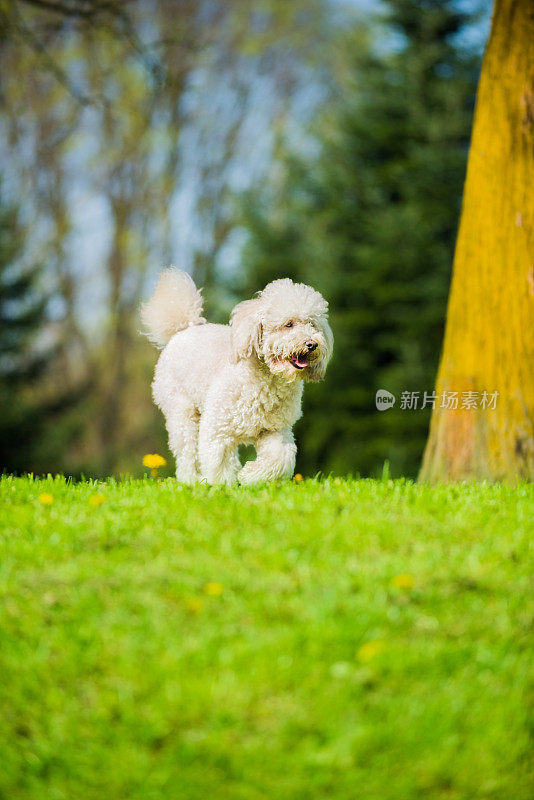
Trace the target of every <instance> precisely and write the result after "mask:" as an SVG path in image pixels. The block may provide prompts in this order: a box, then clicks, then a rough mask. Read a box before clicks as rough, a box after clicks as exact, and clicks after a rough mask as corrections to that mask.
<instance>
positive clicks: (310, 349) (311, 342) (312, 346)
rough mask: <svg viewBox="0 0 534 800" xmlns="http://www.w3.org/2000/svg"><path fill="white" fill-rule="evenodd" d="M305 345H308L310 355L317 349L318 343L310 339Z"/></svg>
mask: <svg viewBox="0 0 534 800" xmlns="http://www.w3.org/2000/svg"><path fill="white" fill-rule="evenodd" d="M305 344H306V347H307V348H308V351H309V352H310V353H311V351H312V350H315V348H316V347H317V342H314V341H313V339H308V341H307V342H306V343H305Z"/></svg>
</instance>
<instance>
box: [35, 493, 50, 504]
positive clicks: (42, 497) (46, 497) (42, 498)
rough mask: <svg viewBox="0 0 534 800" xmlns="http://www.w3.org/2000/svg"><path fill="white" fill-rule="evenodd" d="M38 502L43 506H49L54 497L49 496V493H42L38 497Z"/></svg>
mask: <svg viewBox="0 0 534 800" xmlns="http://www.w3.org/2000/svg"><path fill="white" fill-rule="evenodd" d="M38 499H39V502H40V503H42V504H43V506H51V505H52V503H53V502H54V496H53V495H51V494H50V493H49V492H43V493H42V494H40V495H39V498H38Z"/></svg>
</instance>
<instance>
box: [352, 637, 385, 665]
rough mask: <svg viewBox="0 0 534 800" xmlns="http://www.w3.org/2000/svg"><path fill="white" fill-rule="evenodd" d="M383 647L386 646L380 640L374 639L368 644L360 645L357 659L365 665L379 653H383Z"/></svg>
mask: <svg viewBox="0 0 534 800" xmlns="http://www.w3.org/2000/svg"><path fill="white" fill-rule="evenodd" d="M385 647H386V645H385V643H384V642H383V641H382V640H381V639H374V640H372V641H370V642H365V644H362V646H361V647H360V649H359V650H358V653H357V655H358V659H359V660H360V661H361V662H362V663H363V664H367V663H368V662H369V661H372V660H373V658H375V657H376V656H378V655H380V653H383V652H384V650H385Z"/></svg>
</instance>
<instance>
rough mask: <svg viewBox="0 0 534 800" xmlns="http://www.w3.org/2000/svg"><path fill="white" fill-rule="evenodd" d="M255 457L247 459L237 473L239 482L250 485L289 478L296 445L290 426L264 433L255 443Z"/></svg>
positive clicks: (293, 462)
mask: <svg viewBox="0 0 534 800" xmlns="http://www.w3.org/2000/svg"><path fill="white" fill-rule="evenodd" d="M255 447H256V453H257V458H256V460H255V461H247V463H246V464H245V466H244V467H243V469H242V470H241V472H240V473H239V475H238V480H239V483H243V484H245V485H250V484H252V483H264V482H266V481H279V480H283V479H285V478H290V477H291V476H292V475H293V470H294V469H295V458H296V455H297V447H296V445H295V439H294V437H293V431H292V430H291V428H284V430H282V431H279V432H277V433H264V434H262V435H261V436H260V437H259V438H258V439H257V440H256V443H255Z"/></svg>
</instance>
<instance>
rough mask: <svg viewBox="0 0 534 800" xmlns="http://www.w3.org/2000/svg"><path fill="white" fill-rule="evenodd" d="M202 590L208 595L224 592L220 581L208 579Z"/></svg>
mask: <svg viewBox="0 0 534 800" xmlns="http://www.w3.org/2000/svg"><path fill="white" fill-rule="evenodd" d="M204 591H205V593H206V594H209V596H210V597H218V596H219V595H220V594H222V593H223V592H224V586H223V585H222V583H218V581H210V582H209V583H207V584H206V585H205V586H204Z"/></svg>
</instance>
